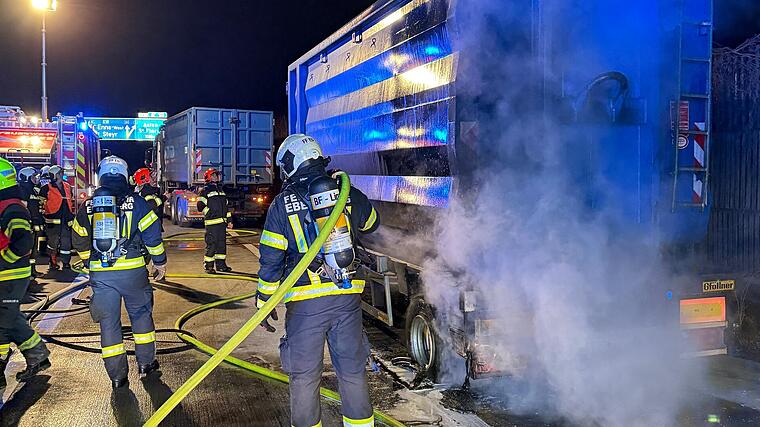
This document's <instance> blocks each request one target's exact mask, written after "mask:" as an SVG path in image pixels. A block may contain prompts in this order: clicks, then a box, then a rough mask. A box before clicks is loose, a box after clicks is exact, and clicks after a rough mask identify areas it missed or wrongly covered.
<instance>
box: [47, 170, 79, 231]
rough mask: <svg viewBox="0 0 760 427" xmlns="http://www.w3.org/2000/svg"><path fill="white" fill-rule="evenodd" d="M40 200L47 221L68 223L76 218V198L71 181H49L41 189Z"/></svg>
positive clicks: (49, 222) (50, 222)
mask: <svg viewBox="0 0 760 427" xmlns="http://www.w3.org/2000/svg"><path fill="white" fill-rule="evenodd" d="M40 200H41V202H42V205H43V213H44V216H45V222H46V223H48V224H62V223H63V224H68V223H69V222H70V221H71V220H72V219H74V198H73V196H72V194H71V185H69V183H67V182H65V181H64V182H62V183H60V184H59V183H56V182H53V181H51V182H49V183H48V184H47V185H45V186H44V187H42V188H41V189H40Z"/></svg>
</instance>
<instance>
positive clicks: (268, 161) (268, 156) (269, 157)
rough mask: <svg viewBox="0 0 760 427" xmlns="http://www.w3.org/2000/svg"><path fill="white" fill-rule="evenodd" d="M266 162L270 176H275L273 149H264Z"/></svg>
mask: <svg viewBox="0 0 760 427" xmlns="http://www.w3.org/2000/svg"><path fill="white" fill-rule="evenodd" d="M264 164H265V165H266V167H265V169H266V170H267V173H269V176H270V177H272V178H274V176H273V175H272V173H273V172H272V152H271V151H264Z"/></svg>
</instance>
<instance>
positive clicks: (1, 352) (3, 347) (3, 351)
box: [0, 344, 11, 356]
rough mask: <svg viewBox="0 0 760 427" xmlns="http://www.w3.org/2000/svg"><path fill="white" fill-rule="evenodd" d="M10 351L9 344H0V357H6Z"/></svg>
mask: <svg viewBox="0 0 760 427" xmlns="http://www.w3.org/2000/svg"><path fill="white" fill-rule="evenodd" d="M10 351H11V345H10V344H0V356H6V355H8V353H10Z"/></svg>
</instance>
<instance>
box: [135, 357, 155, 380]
mask: <svg viewBox="0 0 760 427" xmlns="http://www.w3.org/2000/svg"><path fill="white" fill-rule="evenodd" d="M137 369H138V372H139V373H140V378H145V377H147V376H148V375H150V374H152V373H153V372H158V360H154V361H153V362H151V363H149V364H147V365H140V366H138V367H137Z"/></svg>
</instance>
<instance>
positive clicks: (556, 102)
mask: <svg viewBox="0 0 760 427" xmlns="http://www.w3.org/2000/svg"><path fill="white" fill-rule="evenodd" d="M494 5H499V7H502V9H503V15H502V16H500V17H498V16H497V17H496V18H493V19H490V20H488V19H485V20H483V21H482V23H483V25H485V26H489V27H488V28H485V29H483V28H479V29H474V28H468V27H467V25H468V22H469V21H471V20H472V19H471V18H467V17H468V16H469V17H471V16H472V14H473V13H475V12H474V10H476V9H477V10H480V11H481V12H479V13H485V9H486V8H481V7H480V6H488V7H490V8H491V9H490V11H491V12H493V11H494V7H495V6H494ZM560 9H561V10H560ZM507 15H509V16H510V17H507V18H505V16H507ZM495 16H496V15H495ZM712 19H713V5H712V0H683V1H673V2H659V1H656V0H643V1H638V2H629V1H625V0H591V1H588V0H586V1H580V0H579V1H575V0H573V1H569V2H551V1H549V2H545V1H537V0H514V1H509V2H494V1H475V0H470V1H466V0H379V1H377V2H376V3H375V4H373V5H372V6H371V7H370V8H369V9H367V10H366V11H365V12H364V13H362V14H361V15H359V16H358V17H356V18H355V19H354V20H352V21H350V22H349V23H347V24H346V25H344V26H343V27H342V28H341V29H339V30H338V31H337V32H336V33H334V34H333V35H331V36H330V37H328V38H327V39H326V40H324V41H323V42H321V43H319V44H318V45H317V46H315V47H314V48H313V49H311V50H310V51H309V52H308V53H306V54H305V55H303V56H302V57H300V58H299V59H297V60H296V61H295V62H293V63H292V65H291V66H290V67H289V69H288V84H287V91H288V105H289V110H288V111H289V115H288V120H289V122H288V126H289V131H290V132H291V133H306V134H309V135H311V136H313V137H315V138H316V139H317V140H318V141H319V142H320V144H321V145H322V147H323V150H324V152H325V154H326V155H329V156H330V157H331V159H332V163H331V167H335V168H339V169H342V170H344V171H346V172H348V173H349V174H350V177H351V181H352V183H353V185H355V186H356V187H358V188H359V189H361V190H362V191H363V192H365V193H366V194H367V195H368V196H369V198H370V199H371V200H373V203H374V204H375V206H376V208H377V209H378V212H379V214H380V218H381V224H382V227H384V228H386V229H391V230H396V231H398V233H396V234H397V235H398V236H408V235H415V236H422V237H420V238H424V236H426V235H427V236H431V235H433V234H434V224H435V221H436V219H437V218H440V217H441V216H444V215H445V214H446V211H447V209H449V208H450V207H451V205H452V201H453V200H455V198H466V197H467V196H468V193H469V192H470V191H471V189H473V188H475V186H476V185H477V178H476V176H477V171H478V169H480V167H481V165H487V164H489V162H490V161H492V159H489V158H488V156H489V153H492V152H493V151H492V150H490V149H489V147H488V144H489V143H490V141H489V140H487V139H484V138H481V137H480V136H482V135H485V134H488V133H490V132H493V131H494V130H495V129H494V128H495V126H498V124H494V123H491V122H489V121H488V117H489V116H490V115H492V112H493V111H494V110H495V109H496V107H497V105H495V101H494V100H493V99H492V98H491V97H489V95H490V94H489V91H490V90H493V91H494V92H496V93H499V92H500V91H501V88H500V87H491V88H489V87H488V86H485V87H483V85H478V84H477V83H478V82H473V81H472V80H474V79H476V78H482V77H483V76H487V75H489V73H491V74H494V75H498V76H499V77H501V78H502V79H503V80H501V81H499V82H497V83H494V82H491V83H489V84H492V85H493V84H498V85H509V86H510V87H511V88H514V90H513V91H512V92H513V93H515V94H517V96H516V97H515V98H513V100H514V99H519V100H521V102H520V106H519V109H517V110H518V112H517V113H516V114H515V117H514V118H513V120H516V121H519V120H522V119H523V118H525V117H524V116H526V115H522V116H521V115H520V112H519V111H526V110H527V111H530V112H531V113H535V112H539V113H540V115H541V117H544V118H545V119H547V120H546V121H547V122H550V123H552V124H553V126H555V128H554V129H549V130H550V131H552V132H553V134H555V135H556V134H558V135H560V137H559V138H560V139H561V140H562V141H564V142H565V143H566V144H565V145H566V146H567V147H576V149H575V150H574V151H575V156H576V157H568V161H567V162H566V164H564V165H563V167H567V168H571V169H572V168H574V167H577V168H578V169H582V168H583V167H587V168H593V169H594V171H595V172H596V173H598V174H600V175H602V176H604V178H605V182H606V184H607V185H609V186H610V188H612V189H613V191H614V192H615V194H616V195H617V194H619V200H615V205H616V206H617V208H618V212H619V216H620V217H619V218H618V219H619V220H620V221H626V222H628V223H630V224H633V225H642V226H647V227H650V228H653V229H655V230H656V233H657V235H658V236H659V238H660V239H661V240H662V241H663V242H664V244H665V245H666V246H669V247H671V248H692V247H694V245H696V244H697V243H698V242H700V241H702V240H703V239H704V238H705V234H706V232H707V228H708V219H709V214H710V207H711V201H710V178H711V175H710V164H709V152H710V142H711V134H710V113H711V111H710V110H711V101H710V100H711V92H710V91H711V87H710V82H711V63H712V57H711V47H712V33H713V24H712ZM477 31H491V34H494V37H501V41H502V43H501V45H502V46H507V47H506V48H505V49H503V50H502V49H500V51H501V52H499V51H493V50H491V51H489V50H488V49H490V48H491V47H492V46H491V47H489V46H488V45H487V44H485V43H484V44H483V45H482V46H481V45H479V44H478V43H477V41H475V42H473V41H472V40H470V39H471V37H468V36H469V35H470V34H472V33H474V32H477ZM503 52H507V53H503ZM589 52H593V57H594V60H593V61H591V60H588V61H587V60H585V59H583V58H585V57H587V56H588V53H589ZM498 54H503V55H504V56H503V59H502V60H501V61H502V62H501V63H502V64H507V65H509V66H506V65H505V66H504V67H503V69H502V70H495V71H494V70H483V69H481V68H482V67H485V66H486V64H487V66H489V67H493V65H494V63H496V64H499V59H498V58H494V55H498ZM494 59H495V60H494ZM510 61H512V62H515V61H518V62H519V61H523V62H525V68H524V69H521V67H520V66H519V64H518V65H517V66H515V65H512V64H511V63H509V62H510ZM508 63H509V64H508ZM479 67H480V68H479ZM499 73H501V74H499ZM473 88H477V89H473ZM535 137H536V138H535V139H536V143H539V144H540V143H541V135H536V136H535ZM578 141H582V143H578ZM592 153H593V156H592V155H591V154H592ZM589 158H591V159H592V160H588V159H589ZM578 172H579V174H578V175H579V176H580V177H581V178H579V185H581V186H583V185H584V183H583V182H582V181H583V179H582V177H583V174H582V170H579V171H578ZM363 244H364V245H363V246H365V247H366V249H363V250H360V251H359V252H360V258H361V259H362V264H361V265H360V266H359V268H358V271H360V272H362V273H363V274H364V275H365V277H366V278H367V279H368V280H369V283H371V285H369V286H367V287H366V290H365V295H364V296H363V309H364V310H365V313H366V314H369V315H371V316H372V317H374V318H376V319H378V320H379V321H381V322H383V323H385V324H387V325H388V326H389V327H392V328H398V329H403V330H404V334H403V336H404V337H405V338H404V339H405V341H406V345H407V348H408V350H409V352H410V354H411V356H412V358H413V359H414V360H415V362H416V363H417V364H418V365H419V366H420V367H421V368H422V369H424V370H426V371H427V372H429V373H431V374H433V376H435V372H436V370H437V369H438V367H439V364H440V363H442V360H441V358H442V356H441V351H442V350H441V348H440V346H442V345H446V346H447V347H450V348H452V349H453V351H455V352H456V353H457V354H458V355H459V356H461V357H462V359H463V360H464V361H466V367H467V371H468V375H469V377H471V378H479V377H483V376H487V375H491V374H495V373H498V370H499V369H498V363H496V358H495V354H494V351H492V349H491V346H490V345H489V342H488V333H487V331H486V332H484V328H483V325H487V324H488V314H487V313H484V312H483V311H482V310H481V307H479V306H478V303H477V301H478V298H477V296H474V295H471V294H470V291H469V290H468V289H467V287H466V286H463V287H462V289H461V291H460V307H459V309H460V311H461V316H460V317H459V320H458V323H455V322H448V324H446V325H437V324H436V322H435V319H434V318H435V316H436V314H435V312H436V307H430V305H429V304H428V303H427V302H426V301H425V292H424V290H425V288H426V287H430V286H436V284H435V283H423V281H422V279H421V276H422V275H423V269H424V268H423V264H424V262H425V259H426V258H427V257H428V256H429V255H430V251H433V250H434V248H435V245H434V244H428V245H425V244H422V245H419V246H420V247H421V248H423V249H420V250H405V248H404V247H405V246H406V245H400V244H397V242H393V241H388V239H368V240H367V241H364V242H363ZM685 250H687V251H688V249H685ZM668 286H670V285H669V284H668V285H663V288H662V289H661V291H662V293H663V294H665V293H666V292H670V291H668ZM674 292H675V295H676V296H675V297H674V300H675V305H676V306H677V307H678V308H677V309H676V311H675V313H674V315H673V324H674V326H675V327H676V328H678V327H679V321H680V328H681V329H682V331H683V334H684V335H685V336H686V337H687V338H691V339H694V340H696V341H697V344H696V347H695V352H694V355H713V354H723V353H725V352H726V347H725V344H724V342H723V333H724V330H725V327H726V314H725V313H726V310H725V309H726V297H725V295H722V294H710V295H709V296H710V297H712V298H703V297H705V296H706V295H702V294H701V292H702V283H701V282H695V283H690V284H689V285H687V286H685V287H684V288H683V289H676V290H675V291H674ZM668 295H669V296H671V295H672V294H671V293H668ZM706 312H709V313H712V314H714V315H711V316H703V315H701V314H700V313H706ZM716 313H717V314H716ZM441 327H448V328H449V329H450V331H448V332H449V333H448V334H446V335H448V336H450V337H453V342H447V343H444V341H443V340H442V339H441V337H440V335H441V331H440V330H439V329H438V328H441Z"/></svg>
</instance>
